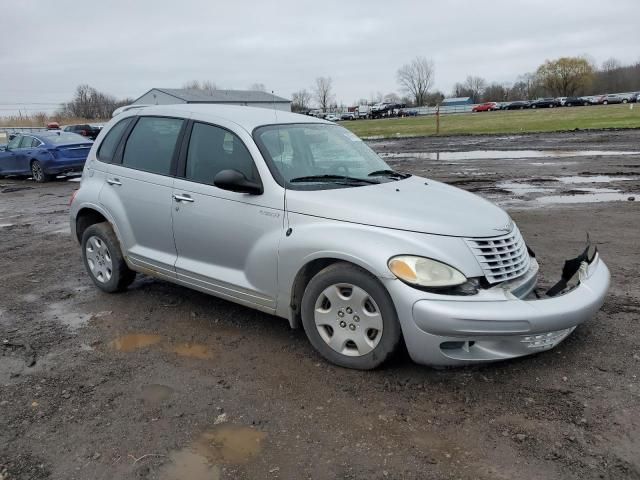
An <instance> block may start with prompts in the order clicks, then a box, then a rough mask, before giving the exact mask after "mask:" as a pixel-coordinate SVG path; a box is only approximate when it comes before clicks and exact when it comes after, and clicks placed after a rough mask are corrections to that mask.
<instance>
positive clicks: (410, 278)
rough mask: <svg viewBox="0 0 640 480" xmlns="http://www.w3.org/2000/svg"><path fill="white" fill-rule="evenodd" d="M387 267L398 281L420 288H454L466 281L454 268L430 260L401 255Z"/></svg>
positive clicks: (394, 258)
mask: <svg viewBox="0 0 640 480" xmlns="http://www.w3.org/2000/svg"><path fill="white" fill-rule="evenodd" d="M388 266H389V270H391V273H393V274H394V275H395V276H396V277H398V278H399V279H400V280H403V281H405V282H407V283H410V284H412V285H418V286H421V287H454V286H456V285H462V284H463V283H465V282H466V281H467V278H466V277H465V276H464V275H463V274H462V273H460V272H459V271H458V270H456V269H455V268H453V267H450V266H449V265H447V264H444V263H441V262H437V261H436V260H431V259H430V258H424V257H414V256H411V255H401V256H398V257H393V258H391V259H389V262H388Z"/></svg>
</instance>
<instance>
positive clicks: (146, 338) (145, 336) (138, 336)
mask: <svg viewBox="0 0 640 480" xmlns="http://www.w3.org/2000/svg"><path fill="white" fill-rule="evenodd" d="M161 340H162V337H161V336H160V335H156V334H153V333H130V334H128V335H122V336H121V337H118V338H116V339H114V340H112V341H111V342H109V347H110V348H111V349H113V350H116V351H118V352H126V353H130V352H134V351H136V350H140V349H143V348H147V347H151V346H152V345H156V344H157V343H160V341H161Z"/></svg>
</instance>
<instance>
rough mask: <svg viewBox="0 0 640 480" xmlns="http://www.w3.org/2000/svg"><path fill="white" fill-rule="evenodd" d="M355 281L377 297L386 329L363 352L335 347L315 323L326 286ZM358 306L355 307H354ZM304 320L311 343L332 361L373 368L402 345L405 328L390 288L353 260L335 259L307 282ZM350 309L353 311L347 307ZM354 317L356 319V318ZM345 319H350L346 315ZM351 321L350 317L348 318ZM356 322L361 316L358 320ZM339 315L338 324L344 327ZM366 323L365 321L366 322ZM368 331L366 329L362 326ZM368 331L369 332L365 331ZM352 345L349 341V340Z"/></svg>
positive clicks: (363, 368)
mask: <svg viewBox="0 0 640 480" xmlns="http://www.w3.org/2000/svg"><path fill="white" fill-rule="evenodd" d="M339 284H351V285H353V286H356V287H359V288H360V289H362V290H364V291H365V292H366V294H367V295H368V296H369V297H370V298H371V299H373V301H374V302H375V306H376V307H377V308H378V309H379V313H380V315H381V316H382V332H381V334H380V335H381V337H380V338H379V340H378V343H377V345H376V346H375V348H373V350H371V351H370V352H369V353H366V354H364V355H360V356H349V355H345V354H342V353H339V352H338V351H336V350H334V349H333V348H331V347H330V346H329V345H328V343H327V342H326V341H325V340H324V339H323V338H322V337H321V335H320V333H319V330H318V328H317V327H316V323H315V309H316V301H318V300H319V298H320V296H321V295H323V292H324V291H325V289H328V288H329V287H331V286H332V285H339ZM354 308H355V307H354ZM301 310H302V324H303V326H304V330H305V333H306V334H307V338H308V339H309V342H311V345H313V347H314V348H315V349H316V350H317V351H318V353H320V355H322V356H323V357H324V358H325V359H327V360H328V361H329V362H331V363H334V364H336V365H339V366H341V367H345V368H354V369H358V370H371V369H374V368H376V367H378V366H380V365H382V363H384V362H385V361H386V360H387V359H388V358H389V357H390V356H392V355H393V353H394V352H395V351H396V350H397V349H398V345H399V344H400V339H401V337H402V332H401V329H400V322H399V321H398V315H397V313H396V309H395V307H394V305H393V301H392V300H391V296H390V295H389V292H387V290H386V289H385V288H384V286H382V284H381V283H380V282H379V281H378V280H377V279H376V278H375V277H374V276H373V275H371V274H370V273H368V272H366V271H365V270H363V269H361V268H359V267H357V266H355V265H352V264H349V263H343V262H341V263H335V264H333V265H330V266H328V267H326V268H325V269H323V270H321V271H320V272H319V273H317V274H316V275H315V276H314V277H313V278H312V279H311V281H310V282H309V284H308V285H307V287H306V289H305V291H304V295H303V297H302V308H301ZM347 313H350V312H349V311H348V310H347ZM356 313H357V312H354V316H353V317H352V318H353V319H354V320H355V319H356V317H355V314H356ZM344 319H347V317H346V316H345V317H344ZM348 321H350V320H348ZM355 321H356V322H357V321H358V320H355ZM338 323H339V319H338V316H336V326H335V328H340V327H339V325H338ZM361 325H364V322H363V324H361ZM362 332H364V330H362ZM364 334H365V335H367V334H368V331H367V332H364ZM347 345H348V342H347Z"/></svg>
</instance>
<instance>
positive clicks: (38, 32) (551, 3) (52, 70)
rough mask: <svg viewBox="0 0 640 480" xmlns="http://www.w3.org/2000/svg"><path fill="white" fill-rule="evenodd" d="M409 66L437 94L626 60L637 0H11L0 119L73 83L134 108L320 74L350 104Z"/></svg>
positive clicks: (634, 48)
mask: <svg viewBox="0 0 640 480" xmlns="http://www.w3.org/2000/svg"><path fill="white" fill-rule="evenodd" d="M418 55H420V56H425V57H427V58H431V59H432V60H433V62H434V64H435V88H437V89H440V90H442V91H444V92H445V93H449V92H450V91H451V88H452V86H453V84H454V83H455V82H456V81H462V80H464V78H465V77H466V76H467V75H470V74H471V75H480V76H482V77H484V78H486V79H487V80H488V81H498V82H509V81H513V80H515V78H516V77H517V76H518V75H519V74H521V73H525V72H529V71H533V70H535V69H536V68H537V66H538V65H539V64H540V63H541V62H543V61H544V60H545V59H552V58H557V57H559V56H567V55H587V56H588V57H590V58H591V59H592V60H593V61H595V62H596V63H597V64H601V63H602V61H604V60H606V59H607V58H609V57H612V56H613V57H616V58H618V59H619V60H621V61H622V62H623V63H631V62H636V61H639V60H640V0H609V1H607V2H605V3H603V2H602V1H599V0H561V1H560V0H537V1H533V0H490V1H484V2H480V1H478V0H447V1H427V0H422V1H420V0H414V1H405V0H393V1H389V0H387V1H380V0H366V1H365V0H362V1H360V0H358V1H356V0H350V1H347V0H342V1H337V0H336V1H333V0H322V1H318V0H311V1H307V0H283V1H277V2H265V1H254V2H247V1H242V0H235V1H225V2H220V1H213V0H208V1H205V0H180V1H171V2H169V1H162V0H155V1H140V0H135V1H134V0H126V1H121V0H110V1H104V2H102V1H94V2H78V1H77V0H74V1H69V0H55V1H48V0H41V1H35V0H20V1H16V2H11V4H10V5H4V8H3V9H2V13H1V14H0V72H1V73H0V109H2V110H0V116H3V115H6V114H8V113H11V112H9V111H8V110H9V109H13V108H14V106H13V105H10V104H21V107H20V108H23V109H27V110H31V111H33V110H35V109H41V110H42V109H44V108H40V107H44V105H33V104H34V103H36V102H44V103H50V104H54V103H58V102H62V101H67V100H69V99H70V98H71V97H72V95H73V91H74V89H75V87H76V86H77V85H78V84H81V83H88V84H90V85H92V86H94V87H96V88H97V89H98V90H101V91H104V92H107V93H111V94H113V95H115V96H117V97H125V96H128V97H133V98H135V97H138V96H139V95H141V94H143V93H144V92H145V91H147V90H148V89H150V88H152V87H181V86H182V85H183V84H184V83H185V82H186V81H188V80H191V79H199V80H204V79H208V80H212V81H214V82H215V83H216V84H218V85H219V86H220V87H222V88H236V89H246V88H248V87H249V86H250V85H251V84H253V83H263V84H264V85H265V86H266V87H267V89H268V90H269V91H271V90H273V91H274V92H275V93H276V94H278V95H281V96H284V97H287V98H290V97H291V93H292V92H294V91H297V90H299V89H301V88H307V89H311V86H312V84H313V83H314V79H315V78H316V77H318V76H330V77H332V78H333V82H334V93H335V94H336V98H337V100H338V102H341V101H342V102H344V103H345V104H350V103H352V102H353V101H354V100H357V99H358V98H362V97H364V98H369V97H370V96H371V95H372V94H375V93H376V92H378V91H380V92H382V93H389V92H398V93H400V92H399V88H398V85H397V82H396V71H397V69H398V67H400V66H401V65H403V64H404V63H407V62H409V61H410V60H411V59H412V58H414V57H416V56H418ZM49 108H53V107H49Z"/></svg>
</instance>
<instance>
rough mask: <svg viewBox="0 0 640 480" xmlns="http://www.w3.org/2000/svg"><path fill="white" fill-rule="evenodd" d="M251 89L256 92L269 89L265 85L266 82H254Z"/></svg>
mask: <svg viewBox="0 0 640 480" xmlns="http://www.w3.org/2000/svg"><path fill="white" fill-rule="evenodd" d="M249 90H252V91H254V92H266V91H267V87H265V86H264V83H253V84H252V85H251V86H250V87H249Z"/></svg>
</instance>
